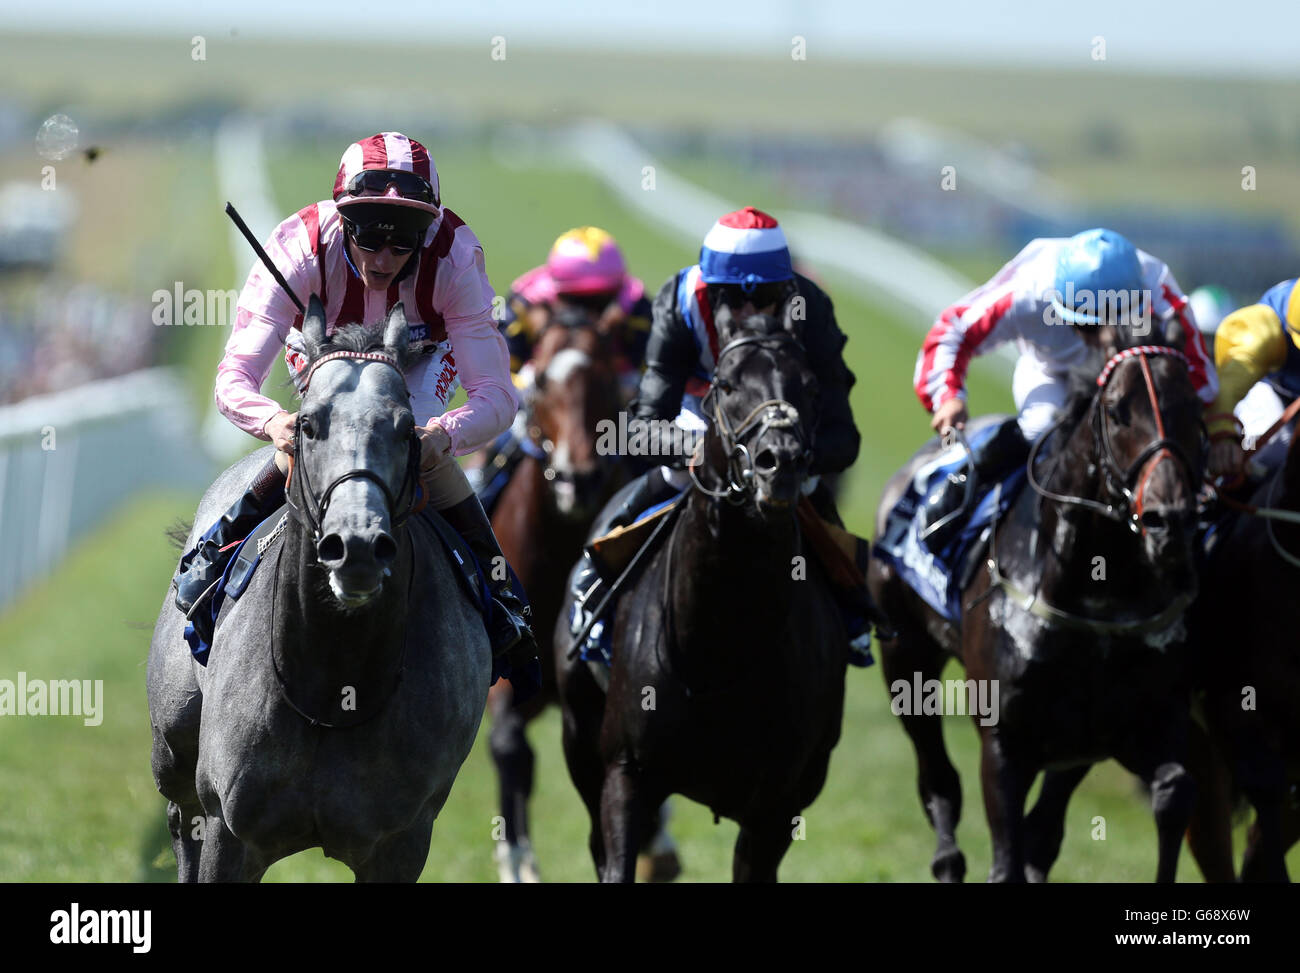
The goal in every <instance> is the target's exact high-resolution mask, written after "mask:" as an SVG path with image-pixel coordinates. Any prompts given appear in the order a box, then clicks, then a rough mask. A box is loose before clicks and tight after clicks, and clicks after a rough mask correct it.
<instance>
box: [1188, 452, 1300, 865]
mask: <svg viewBox="0 0 1300 973" xmlns="http://www.w3.org/2000/svg"><path fill="white" fill-rule="evenodd" d="M1297 438H1300V437H1293V438H1292V439H1291V442H1290V444H1289V446H1287V447H1286V452H1285V459H1284V461H1283V462H1282V463H1280V464H1279V465H1278V466H1277V467H1275V468H1274V469H1272V470H1271V471H1270V473H1269V475H1268V476H1267V477H1266V478H1265V479H1264V480H1263V482H1261V483H1260V484H1259V485H1258V486H1257V487H1256V488H1255V490H1254V491H1253V493H1252V494H1251V496H1250V499H1249V502H1248V503H1246V504H1245V505H1242V504H1241V503H1239V502H1233V501H1231V500H1229V501H1227V502H1228V503H1229V505H1230V506H1231V507H1234V508H1237V509H1238V510H1239V511H1240V513H1239V514H1238V515H1236V516H1234V517H1232V518H1231V519H1229V520H1227V521H1226V522H1221V523H1220V524H1219V526H1218V528H1216V529H1218V530H1220V531H1222V535H1221V536H1220V537H1219V538H1218V539H1217V540H1216V542H1215V543H1214V546H1213V550H1212V552H1211V554H1210V556H1209V557H1208V559H1207V563H1206V566H1205V570H1204V573H1203V575H1202V579H1201V584H1202V593H1201V595H1200V597H1199V598H1198V599H1197V601H1196V603H1195V605H1194V606H1193V608H1192V612H1191V616H1190V621H1191V623H1192V624H1191V631H1192V641H1191V647H1192V650H1193V658H1194V659H1195V661H1196V665H1197V674H1196V679H1195V686H1196V689H1197V691H1198V693H1199V694H1200V695H1201V700H1202V706H1203V710H1204V718H1205V725H1206V733H1205V738H1204V740H1203V741H1202V743H1203V747H1202V750H1201V753H1202V755H1203V758H1204V759H1203V761H1202V762H1201V767H1202V768H1203V776H1204V777H1205V778H1206V784H1207V785H1208V786H1204V785H1203V786H1202V788H1201V799H1200V800H1198V802H1197V809H1196V814H1195V815H1194V817H1193V820H1192V828H1191V831H1190V832H1189V845H1190V847H1191V850H1192V854H1193V856H1194V857H1195V858H1196V861H1197V864H1198V865H1199V866H1200V868H1201V871H1202V873H1203V874H1204V875H1205V877H1206V879H1207V880H1209V881H1232V880H1233V879H1234V878H1235V876H1236V873H1235V871H1234V863H1233V852H1232V818H1231V812H1232V809H1233V807H1234V806H1235V805H1236V803H1237V798H1238V796H1241V797H1244V798H1245V800H1247V801H1249V803H1250V805H1251V806H1252V807H1253V808H1254V810H1255V820H1254V822H1253V824H1252V826H1251V829H1250V834H1249V836H1248V839H1247V840H1248V844H1247V847H1246V851H1245V854H1244V856H1243V859H1242V866H1241V879H1242V880H1243V881H1263V882H1286V881H1288V880H1289V876H1288V874H1287V867H1286V858H1285V855H1286V851H1287V849H1288V848H1290V847H1291V846H1292V845H1294V844H1295V843H1296V841H1297V840H1300V639H1297V637H1296V634H1295V623H1294V619H1293V618H1292V617H1291V615H1290V610H1289V609H1290V604H1291V601H1290V599H1291V598H1292V597H1293V592H1294V590H1295V586H1296V585H1297V584H1300V525H1298V524H1297V523H1296V521H1295V520H1294V519H1292V520H1287V519H1284V518H1286V517H1287V515H1288V514H1289V515H1291V516H1292V517H1293V518H1294V517H1296V516H1298V515H1300V448H1298V447H1297V446H1296V442H1297ZM1278 445H1280V444H1278ZM1273 515H1280V516H1279V517H1277V519H1274V516H1273Z"/></svg>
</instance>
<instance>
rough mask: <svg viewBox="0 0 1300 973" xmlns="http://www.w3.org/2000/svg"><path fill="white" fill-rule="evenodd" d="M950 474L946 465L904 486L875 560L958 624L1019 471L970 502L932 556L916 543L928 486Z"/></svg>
mask: <svg viewBox="0 0 1300 973" xmlns="http://www.w3.org/2000/svg"><path fill="white" fill-rule="evenodd" d="M949 472H950V470H949V468H948V466H947V465H945V466H940V467H938V468H937V469H935V470H933V471H932V472H931V473H930V477H929V479H928V480H927V482H926V483H924V484H921V485H920V486H919V488H918V485H917V484H916V483H915V482H914V481H913V482H910V483H909V484H908V487H907V489H906V490H904V491H903V494H902V496H900V497H899V498H898V501H897V502H896V503H895V504H894V507H893V509H892V510H890V511H889V514H888V516H887V517H886V519H885V529H884V531H883V533H882V534H881V536H880V538H879V539H878V540H877V543H876V546H875V556H876V557H878V558H880V559H881V560H882V561H884V562H885V563H887V564H891V565H892V566H893V567H894V568H895V570H897V571H898V574H899V577H900V578H902V580H903V582H904V583H905V584H907V586H908V587H909V588H911V589H912V590H913V591H915V592H916V593H917V594H918V595H920V596H921V598H922V599H923V600H924V601H925V603H926V604H928V605H929V606H930V607H931V608H933V609H934V610H935V611H936V612H938V613H939V615H940V616H942V617H943V618H944V619H946V620H947V621H949V622H952V623H953V624H960V623H961V594H962V591H963V590H964V589H965V588H966V585H967V584H969V583H970V580H971V578H972V577H973V575H974V572H975V570H976V569H978V567H979V566H980V564H981V563H982V562H983V558H984V552H985V551H986V550H987V549H988V542H989V538H990V537H991V536H992V534H993V528H994V526H995V523H996V521H997V520H998V519H999V518H1000V517H1002V515H1003V514H1005V513H1006V512H1007V511H1008V510H1009V509H1010V508H1011V505H1012V504H1013V503H1014V502H1015V500H1016V498H1017V497H1018V496H1019V495H1020V490H1021V489H1022V487H1023V486H1024V484H1025V479H1026V478H1025V469H1024V467H1020V468H1018V469H1016V470H1015V471H1014V472H1013V473H1011V475H1009V476H1007V477H1005V478H1004V479H1003V480H1001V481H1000V482H998V483H995V484H992V485H991V487H990V489H988V490H987V491H985V492H983V493H982V494H981V495H980V496H978V497H976V498H975V502H974V506H973V508H972V509H971V510H970V513H969V515H968V516H967V517H966V519H965V522H964V523H962V524H961V526H960V529H959V530H958V531H957V533H956V534H955V536H954V537H953V539H952V540H951V541H949V542H948V543H947V544H945V545H944V547H943V549H942V550H941V551H939V552H937V553H936V552H934V551H932V550H931V549H930V547H929V545H928V544H926V542H925V541H924V540H923V539H922V533H923V531H924V529H925V527H924V517H923V514H924V505H925V498H926V496H927V495H928V494H929V492H930V491H931V490H932V489H934V484H935V483H936V482H938V480H940V479H941V478H942V477H945V476H947V475H948V473H949Z"/></svg>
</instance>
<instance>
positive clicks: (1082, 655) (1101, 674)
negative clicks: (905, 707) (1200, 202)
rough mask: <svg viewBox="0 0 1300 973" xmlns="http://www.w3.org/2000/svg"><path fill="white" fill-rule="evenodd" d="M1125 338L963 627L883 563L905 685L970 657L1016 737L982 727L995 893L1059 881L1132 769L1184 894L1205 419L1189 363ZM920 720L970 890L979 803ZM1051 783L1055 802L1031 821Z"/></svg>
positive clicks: (886, 665) (1047, 802) (945, 846)
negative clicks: (1078, 807) (1080, 835)
mask: <svg viewBox="0 0 1300 973" xmlns="http://www.w3.org/2000/svg"><path fill="white" fill-rule="evenodd" d="M1126 334H1127V333H1126ZM1123 339H1124V335H1122V334H1121V333H1120V332H1119V330H1118V329H1115V328H1112V327H1105V328H1099V329H1094V330H1092V331H1089V332H1085V333H1084V340H1085V341H1086V342H1088V344H1089V346H1090V348H1091V349H1092V360H1091V362H1090V365H1089V367H1087V368H1084V369H1081V371H1080V373H1079V374H1078V375H1076V376H1074V382H1073V385H1072V393H1071V396H1070V398H1069V400H1068V401H1067V403H1066V404H1065V406H1064V408H1063V409H1062V411H1061V415H1060V418H1059V419H1058V420H1057V422H1056V423H1055V424H1054V426H1053V427H1052V428H1051V429H1049V430H1048V432H1047V433H1046V434H1044V436H1043V437H1042V438H1040V439H1039V440H1038V442H1037V444H1036V446H1035V449H1034V451H1033V452H1032V453H1031V455H1030V458H1029V464H1028V466H1029V474H1030V476H1029V478H1028V479H1029V483H1030V485H1031V487H1033V488H1032V489H1029V488H1026V489H1025V490H1024V491H1023V493H1022V494H1021V495H1020V496H1019V497H1018V498H1017V500H1016V502H1015V503H1014V504H1013V506H1012V507H1011V509H1010V510H1009V511H1008V512H1007V514H1006V516H1005V517H1004V518H1003V519H1002V520H1001V522H1000V523H997V524H995V525H994V530H993V532H992V542H991V546H990V549H989V551H988V554H987V558H986V561H985V565H984V570H981V571H979V572H978V573H976V574H975V575H974V577H973V578H972V580H971V581H970V582H969V583H968V584H967V586H966V587H965V590H964V592H963V597H962V604H963V617H962V622H961V625H960V627H956V626H954V625H951V624H949V623H948V622H946V621H945V620H944V619H943V618H941V617H940V616H939V615H938V614H937V613H935V612H934V611H932V610H931V609H930V608H929V606H928V605H926V604H925V603H924V602H923V601H922V600H921V599H920V598H919V596H917V595H916V594H915V593H914V592H913V591H911V590H910V589H909V588H908V587H907V586H906V585H905V584H904V582H903V581H902V580H901V579H900V577H899V576H898V574H897V572H896V570H895V569H894V567H893V566H892V565H890V564H888V563H886V562H884V561H882V560H877V559H873V561H872V565H871V570H870V571H869V574H868V577H869V582H870V586H871V590H872V594H873V595H874V596H875V597H876V599H877V603H878V604H879V605H880V606H881V608H882V609H883V610H884V611H885V612H886V613H887V614H888V615H889V617H890V618H891V620H892V621H893V622H894V624H895V627H896V628H897V635H896V637H895V638H892V639H886V640H883V641H882V644H881V649H882V653H881V654H882V662H883V670H884V676H885V680H886V684H887V685H888V686H890V687H895V686H896V685H897V684H898V681H899V680H902V681H904V682H905V683H912V682H913V680H914V679H915V678H916V677H917V674H919V678H920V679H921V680H931V679H936V680H937V679H938V677H939V674H940V672H941V670H942V669H943V666H944V663H945V662H946V661H947V658H948V657H949V656H950V655H951V656H956V657H957V658H958V659H960V660H961V661H962V662H963V664H964V665H965V667H966V672H967V676H968V677H969V678H970V679H973V680H975V681H976V684H978V685H980V686H981V688H984V687H985V686H987V687H991V689H995V690H996V691H997V692H998V696H999V706H998V709H999V712H998V717H997V719H996V721H989V720H981V721H980V725H979V727H978V728H979V732H980V735H981V741H982V761H981V769H980V775H981V783H982V785H983V792H984V804H985V811H986V814H987V817H988V821H989V827H990V829H991V831H992V838H993V864H992V868H991V870H990V873H989V878H990V880H991V881H1021V880H1024V879H1029V880H1031V881H1041V880H1045V878H1046V875H1047V871H1048V869H1049V868H1050V866H1051V863H1052V861H1053V860H1054V859H1055V857H1056V854H1057V852H1058V851H1059V848H1060V842H1061V837H1062V820H1063V812H1064V807H1065V803H1066V801H1068V798H1069V794H1070V792H1071V791H1073V789H1074V787H1075V786H1077V784H1078V783H1079V781H1080V780H1082V779H1083V777H1084V775H1085V774H1086V773H1087V771H1088V768H1089V767H1090V766H1091V765H1092V764H1093V763H1094V762H1096V761H1099V760H1102V759H1105V758H1107V757H1115V758H1116V759H1118V760H1119V761H1120V762H1121V763H1122V764H1123V765H1124V766H1125V767H1127V768H1128V769H1129V770H1131V771H1132V772H1133V773H1135V774H1137V775H1138V776H1139V777H1141V778H1142V779H1143V780H1144V781H1146V782H1147V783H1148V784H1149V785H1150V787H1151V791H1152V803H1153V806H1154V811H1155V817H1156V825H1157V828H1158V831H1159V866H1158V870H1157V877H1158V880H1160V881H1173V878H1174V873H1175V869H1176V865H1177V859H1178V850H1179V847H1180V844H1181V841H1182V835H1183V831H1184V829H1185V827H1186V825H1187V820H1188V817H1189V815H1190V814H1191V809H1192V804H1193V802H1194V799H1195V785H1194V783H1193V781H1192V779H1191V777H1190V775H1189V774H1188V773H1187V771H1186V770H1185V769H1184V765H1183V760H1184V758H1183V753H1184V748H1185V742H1186V733H1187V724H1188V684H1187V673H1186V667H1185V665H1184V662H1183V654H1182V652H1181V651H1180V650H1181V640H1182V638H1183V635H1184V627H1183V621H1182V616H1183V613H1184V610H1185V609H1186V607H1187V605H1188V603H1189V602H1190V600H1191V598H1192V596H1193V594H1194V592H1195V589H1196V576H1195V570H1194V561H1193V553H1192V531H1193V527H1194V522H1195V517H1194V514H1195V495H1196V489H1197V486H1198V484H1199V483H1200V479H1201V474H1202V467H1203V454H1204V427H1203V426H1202V424H1201V421H1200V414H1201V406H1200V403H1199V401H1198V400H1197V397H1196V394H1195V391H1194V389H1193V386H1192V383H1191V381H1190V377H1189V375H1188V369H1187V362H1186V359H1185V358H1184V357H1183V356H1182V354H1181V353H1179V352H1178V351H1176V350H1174V349H1173V348H1172V347H1169V346H1168V345H1159V346H1133V347H1125V343H1124V342H1123ZM938 448H939V446H938V444H937V442H936V443H932V444H930V445H929V446H927V447H926V448H924V449H922V450H921V451H920V453H918V454H917V456H915V457H914V458H913V460H912V461H911V462H910V463H909V464H908V465H907V466H906V467H905V468H904V469H903V470H902V471H900V472H899V473H898V474H896V475H895V477H894V478H893V479H892V480H891V481H890V483H889V484H888V485H887V486H886V489H885V494H884V497H883V499H882V501H881V505H880V509H879V512H878V529H882V528H883V524H884V518H885V517H886V515H887V514H888V512H889V510H890V508H891V507H892V506H893V504H894V502H895V501H896V499H897V498H898V496H899V495H900V493H901V491H902V489H903V487H904V485H905V483H906V482H907V479H908V478H909V477H910V476H911V475H912V473H913V471H914V470H915V469H916V467H917V466H918V465H919V464H920V463H922V462H924V461H925V460H926V459H928V458H930V457H931V456H933V455H934V454H935V452H936V451H937V449H938ZM1040 454H1041V456H1042V461H1041V462H1039V461H1038V459H1039V455H1040ZM990 695H991V691H990ZM901 709H902V708H901V707H900V708H899V709H896V712H898V711H899V710H901ZM901 719H902V721H903V727H904V729H905V730H906V731H907V734H908V736H909V737H911V740H912V744H913V746H914V747H915V749H916V754H917V761H918V786H919V790H920V796H921V803H922V806H923V808H924V809H925V812H926V815H927V816H928V817H929V819H930V823H931V824H932V826H933V827H934V829H935V832H936V834H937V836H938V845H937V848H936V851H935V854H934V858H933V859H932V861H931V871H932V872H933V874H934V875H935V877H936V878H938V879H940V880H941V881H960V880H961V879H962V878H963V877H964V875H965V870H966V862H965V857H964V856H963V855H962V853H961V851H960V850H958V848H957V842H956V837H955V830H956V826H957V820H958V818H959V816H960V814H961V785H960V782H959V780H958V777H957V772H956V771H955V770H954V769H953V766H952V764H951V763H950V762H949V760H948V755H947V753H946V751H945V749H944V745H943V735H942V728H941V720H940V718H939V717H938V716H937V715H924V714H922V713H920V712H919V711H918V710H912V711H911V713H910V714H908V715H903V716H902V717H901ZM986 722H987V723H989V725H984V724H985V723H986ZM1041 770H1047V771H1048V773H1047V775H1046V778H1045V780H1044V787H1043V794H1042V796H1041V797H1040V801H1039V803H1038V804H1037V805H1036V806H1035V808H1034V811H1033V812H1032V813H1031V815H1030V816H1029V817H1028V818H1026V817H1025V815H1024V802H1025V798H1026V796H1027V794H1028V791H1029V789H1030V786H1031V784H1032V783H1033V780H1034V778H1035V777H1036V776H1037V774H1038V772H1039V771H1041Z"/></svg>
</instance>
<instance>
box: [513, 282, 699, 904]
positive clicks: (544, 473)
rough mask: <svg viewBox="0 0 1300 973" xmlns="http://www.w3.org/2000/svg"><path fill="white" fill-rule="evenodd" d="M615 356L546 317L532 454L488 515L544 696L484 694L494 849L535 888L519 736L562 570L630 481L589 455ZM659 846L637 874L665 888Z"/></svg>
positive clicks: (563, 316)
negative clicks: (498, 822)
mask: <svg viewBox="0 0 1300 973" xmlns="http://www.w3.org/2000/svg"><path fill="white" fill-rule="evenodd" d="M616 355H617V348H616V347H615V346H614V344H613V343H612V342H611V341H610V340H609V335H608V329H606V328H603V327H602V326H601V323H600V322H599V321H598V320H597V318H596V316H595V314H593V313H590V312H589V311H588V310H587V309H584V308H582V307H577V306H573V307H568V306H566V307H565V308H563V309H562V310H561V311H560V312H559V313H557V314H555V315H554V316H552V317H551V319H550V322H549V323H548V324H547V325H546V327H545V328H544V329H543V330H542V332H541V334H540V335H539V337H538V340H537V344H536V347H535V351H534V354H533V367H534V374H535V375H536V380H535V385H534V387H533V389H532V390H531V394H530V396H529V398H528V402H527V405H526V413H525V417H526V426H527V435H528V438H529V441H530V448H527V449H525V451H524V454H523V456H522V458H521V459H520V460H519V463H518V465H517V466H516V467H515V469H514V471H513V473H512V474H511V477H510V481H509V482H508V483H507V484H506V486H505V487H504V489H503V490H502V492H501V496H500V498H499V499H498V501H497V503H496V505H495V507H494V508H493V511H492V529H493V531H494V532H495V533H496V535H497V540H498V542H499V543H500V544H501V550H502V553H503V554H505V556H506V560H507V561H508V562H509V563H510V564H511V565H513V566H514V568H515V573H516V574H517V575H518V576H519V579H520V581H521V582H522V583H523V585H524V588H525V589H526V590H527V591H528V594H529V599H530V601H531V603H532V608H533V631H534V632H535V633H536V635H537V640H538V646H539V653H538V654H539V657H540V659H541V663H542V687H541V689H540V691H539V692H537V693H536V694H534V695H533V696H531V697H529V698H527V699H523V700H520V699H518V698H516V695H515V692H514V687H513V686H512V685H511V683H510V682H509V680H505V679H502V680H498V682H497V683H496V684H495V685H494V686H493V687H492V690H491V691H490V693H489V695H488V713H489V716H490V719H491V721H492V733H491V737H490V740H491V750H492V759H493V762H494V764H495V766H496V771H497V779H498V782H499V785H500V795H501V816H502V818H503V819H504V829H503V830H504V841H501V842H500V843H499V844H498V845H497V861H498V870H499V872H500V877H501V880H502V881H508V882H519V881H530V882H532V881H539V880H540V874H539V870H538V866H537V859H536V854H535V852H534V851H533V848H532V842H531V840H530V837H529V820H528V802H529V800H530V798H531V796H532V791H533V769H534V764H535V757H534V753H533V750H532V747H531V746H529V743H528V738H527V735H526V733H525V731H526V728H527V726H528V724H529V723H530V722H531V721H532V720H533V719H534V718H535V717H537V716H538V715H539V714H540V713H541V712H542V711H543V710H544V709H545V708H546V707H547V706H548V705H550V704H551V703H553V702H555V701H556V695H555V666H554V657H553V654H552V652H551V651H550V639H551V633H552V632H553V630H554V629H555V625H556V621H557V619H558V618H559V617H560V606H561V603H562V602H563V600H564V595H565V578H566V577H567V575H568V571H569V568H570V567H572V565H573V564H574V562H575V561H577V560H578V558H579V557H580V556H581V554H582V546H583V543H584V542H585V541H586V537H587V531H588V528H589V527H590V526H591V523H592V520H593V519H594V518H595V516H596V514H597V513H598V512H599V511H600V509H601V508H602V507H603V506H604V505H605V502H606V501H607V500H609V498H610V497H611V496H613V494H614V493H615V492H616V491H617V490H618V489H619V487H620V486H622V485H623V483H624V482H625V481H626V479H627V476H628V473H627V470H626V468H625V466H624V464H623V463H622V462H621V458H620V457H618V456H615V455H609V456H602V455H599V452H598V449H597V443H598V440H599V430H600V424H601V423H602V422H611V423H617V420H618V410H619V408H620V407H621V406H622V396H621V393H620V388H619V380H618V377H617V370H616V365H615V359H616ZM565 644H566V645H567V640H566V643H565ZM658 837H659V841H658V846H659V847H660V848H662V849H663V850H662V851H660V852H659V853H658V854H655V855H652V856H650V857H648V858H647V859H646V860H645V861H643V863H642V868H643V872H644V873H645V874H647V875H648V876H650V877H653V878H654V879H656V880H665V879H667V878H671V877H673V876H674V875H675V874H676V871H677V868H678V865H677V862H676V856H675V853H673V852H671V841H668V840H666V839H665V838H664V836H658Z"/></svg>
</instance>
